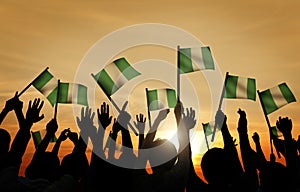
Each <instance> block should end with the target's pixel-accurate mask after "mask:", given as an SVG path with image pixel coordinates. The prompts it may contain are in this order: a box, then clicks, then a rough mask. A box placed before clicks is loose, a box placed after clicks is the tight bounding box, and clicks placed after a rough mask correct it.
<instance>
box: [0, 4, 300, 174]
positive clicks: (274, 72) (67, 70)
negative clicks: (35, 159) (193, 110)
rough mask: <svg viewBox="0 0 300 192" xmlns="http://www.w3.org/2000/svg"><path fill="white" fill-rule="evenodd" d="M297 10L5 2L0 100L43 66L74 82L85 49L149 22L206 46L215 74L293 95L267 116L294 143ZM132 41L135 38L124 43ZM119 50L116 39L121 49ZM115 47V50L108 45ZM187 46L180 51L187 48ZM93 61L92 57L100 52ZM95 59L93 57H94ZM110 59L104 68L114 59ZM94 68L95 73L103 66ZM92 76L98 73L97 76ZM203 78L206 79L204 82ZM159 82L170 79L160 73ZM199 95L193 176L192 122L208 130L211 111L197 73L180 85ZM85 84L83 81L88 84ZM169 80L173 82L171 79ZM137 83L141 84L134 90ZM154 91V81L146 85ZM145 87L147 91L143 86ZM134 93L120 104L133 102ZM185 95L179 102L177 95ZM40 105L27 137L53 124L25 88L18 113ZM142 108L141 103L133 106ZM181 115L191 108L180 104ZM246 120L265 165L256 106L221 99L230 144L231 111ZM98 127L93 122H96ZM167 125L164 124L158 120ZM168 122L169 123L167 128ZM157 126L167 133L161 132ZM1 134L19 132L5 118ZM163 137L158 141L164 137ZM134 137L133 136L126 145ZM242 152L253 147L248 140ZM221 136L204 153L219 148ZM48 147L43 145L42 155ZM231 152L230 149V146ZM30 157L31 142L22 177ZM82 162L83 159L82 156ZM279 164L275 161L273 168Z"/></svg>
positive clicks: (67, 120) (299, 130)
mask: <svg viewBox="0 0 300 192" xmlns="http://www.w3.org/2000/svg"><path fill="white" fill-rule="evenodd" d="M299 8H300V2H299V1H295V0H286V1H279V0H272V1H271V0H264V1H258V0H252V1H238V0H229V1H226V2H225V1H221V0H212V1H203V0H198V1H192V0H186V1H177V0H173V1H169V0H167V1H161V0H160V1H157V0H152V1H138V0H132V1H114V0H111V1H101V0H100V1H78V0H75V1H32V0H29V1H6V0H1V6H0V23H1V25H0V66H1V71H0V73H1V74H0V84H1V89H0V101H1V106H2V107H4V104H5V101H6V100H7V99H9V98H11V97H12V96H13V95H14V93H15V92H16V91H21V90H22V89H23V88H24V87H25V86H26V85H27V84H28V83H30V81H31V80H32V79H33V78H34V77H35V76H36V75H38V74H39V73H40V72H41V71H42V70H43V69H44V68H45V67H47V66H48V67H49V69H50V71H51V72H52V73H53V74H55V76H57V77H60V78H61V79H62V80H64V81H69V82H73V81H74V79H75V75H76V72H77V70H78V68H79V65H80V63H81V62H82V60H83V58H84V56H85V55H86V53H87V52H88V50H89V49H90V48H91V47H92V46H93V45H94V44H95V43H96V42H97V41H98V40H100V39H101V38H103V37H105V36H106V35H108V34H110V33H112V32H114V31H116V30H119V29H121V28H124V27H128V26H132V25H137V24H143V23H157V24H165V25H170V26H174V27H177V28H180V29H182V30H184V31H187V32H188V33H190V34H192V35H193V36H194V37H196V38H197V39H199V40H200V41H201V42H202V43H203V44H205V45H209V46H210V48H211V50H212V53H213V56H214V58H215V60H216V62H217V64H218V67H219V70H220V72H221V74H222V75H223V76H224V75H225V73H226V72H229V73H231V74H235V75H239V76H244V77H252V78H255V79H256V83H257V84H256V86H257V89H258V90H261V91H262V90H265V89H268V88H271V87H273V86H275V85H277V84H279V83H281V82H286V83H287V84H288V86H289V87H290V89H291V90H292V92H293V93H294V95H295V97H296V99H297V102H294V103H291V104H288V105H286V106H284V107H282V108H280V109H279V110H277V111H275V112H273V113H272V114H270V115H269V119H270V122H271V124H272V125H275V122H276V120H277V118H278V117H279V116H288V117H289V118H291V119H292V121H293V137H294V138H297V137H298V134H300V119H299V117H300V111H299V107H300V103H299V102H298V98H300V87H299V85H298V84H299V82H300V76H299V73H300V65H299V61H300V54H299V53H297V50H299V48H298V46H299V44H300V23H299V20H300V12H299ZM133 38H134V37H133ZM120 41H122V39H121V40H120ZM116 46H117V45H116ZM187 46H188V45H187ZM99 54H100V53H99ZM124 55H125V56H126V57H127V58H128V60H130V61H131V63H132V64H133V65H134V64H135V63H137V62H139V61H142V60H147V59H148V60H149V59H158V60H163V61H167V62H168V63H173V64H174V65H175V61H176V53H175V52H174V50H170V49H167V48H163V47H159V46H140V47H139V48H132V49H129V50H126V51H123V52H121V53H119V54H116V55H115V58H117V57H119V56H124ZM100 56H101V55H100ZM115 58H112V59H115ZM102 65H103V64H102ZM99 69H100V68H99ZM208 74H209V73H208ZM162 75H163V76H166V75H169V74H168V73H162ZM188 77H189V78H190V79H191V80H192V83H193V85H194V86H195V90H196V94H197V95H198V96H199V95H200V96H199V97H198V99H199V101H196V103H197V102H199V103H200V104H199V106H200V107H199V108H198V109H197V110H198V111H197V119H198V121H197V126H196V127H195V128H194V130H195V131H196V132H195V133H196V134H195V137H193V142H192V149H193V157H194V164H195V166H196V168H197V170H198V171H199V172H198V173H199V175H201V171H200V169H199V164H200V160H201V154H202V153H203V151H201V150H200V148H202V149H203V147H204V148H205V145H204V146H203V132H202V126H201V123H205V122H208V121H209V120H210V118H211V116H212V115H213V114H214V113H215V111H212V109H211V106H210V103H211V100H210V94H209V92H208V91H209V89H208V86H209V85H206V83H205V78H204V77H203V76H202V74H201V72H195V73H193V74H189V76H188ZM88 78H90V77H88ZM172 78H175V76H174V77H173V76H172ZM145 83H147V82H144V84H140V86H141V87H142V86H143V85H144V86H145ZM148 83H149V86H150V87H151V86H152V87H155V85H158V84H156V83H157V82H151V81H149V82H148ZM147 86H148V85H147ZM94 94H95V95H97V98H99V99H97V100H96V101H95V105H94V106H92V107H93V109H94V110H95V111H96V108H97V107H99V105H100V104H101V102H102V101H107V99H106V98H105V97H104V96H103V93H101V90H99V89H95V93H94ZM138 95H139V93H138V92H137V91H136V90H133V91H132V94H131V95H130V97H129V98H132V97H135V99H136V98H137V97H138ZM182 95H184V93H182ZM35 97H40V98H41V99H44V100H45V105H44V107H43V109H42V113H44V114H45V118H44V119H43V120H42V121H41V122H39V123H37V124H35V125H34V126H33V128H32V130H38V129H40V128H44V127H45V124H46V123H47V122H48V121H49V120H50V119H51V118H52V116H53V108H52V107H51V105H50V103H49V102H48V101H47V100H46V98H45V97H44V96H43V95H42V94H41V93H40V92H38V91H37V90H35V89H34V88H33V87H31V88H29V89H28V90H27V91H26V92H25V93H24V94H23V95H22V96H21V97H20V99H21V100H22V101H23V102H24V112H26V109H27V104H28V101H29V100H30V99H34V98H35ZM142 99H144V98H142ZM135 102H137V101H135V100H134V99H132V100H129V109H130V110H131V112H132V116H133V117H134V116H135V115H136V114H137V113H140V112H142V113H144V114H145V115H146V109H145V108H144V109H141V110H139V109H138V108H137V107H134V106H135V105H136V106H138V104H137V103H138V102H137V103H135ZM186 107H190V106H189V105H188V104H187V105H186ZM239 107H240V108H242V109H244V110H245V111H246V113H247V118H248V130H249V136H252V134H253V133H254V132H255V131H257V132H258V133H259V134H260V136H261V141H262V146H263V149H264V152H265V155H266V157H267V158H268V159H269V154H270V152H269V151H270V144H269V135H268V129H267V124H266V121H265V119H264V115H263V112H262V109H261V107H260V103H259V100H258V98H257V100H256V101H251V100H241V99H240V100H238V99H235V100H226V107H224V108H223V109H224V110H223V111H224V112H225V113H226V115H227V118H228V125H229V129H230V131H231V133H232V135H233V136H234V137H235V138H236V139H237V143H238V142H239V140H238V135H237V131H236V127H237V121H238V117H239V116H238V114H237V110H238V108H239ZM95 122H97V121H95ZM167 122H168V121H167ZM170 123H171V121H170ZM58 124H59V130H58V132H57V135H58V134H59V133H60V132H61V130H62V129H64V128H67V127H70V128H71V129H72V130H73V131H77V126H76V122H75V119H74V115H73V111H72V106H71V105H60V106H59V109H58ZM164 125H167V123H166V124H164ZM1 127H3V128H5V129H7V130H8V131H9V132H10V133H11V135H12V137H14V135H15V134H16V131H17V129H18V126H17V120H16V118H15V114H14V113H10V114H9V115H8V116H7V117H6V119H4V121H3V123H2V124H1ZM169 133H170V132H168V130H166V131H165V132H162V133H161V135H160V136H161V137H167V136H169ZM133 137H134V136H133ZM250 141H251V145H252V146H254V145H253V143H252V140H251V139H250ZM221 142H222V139H221V135H218V136H217V141H216V142H215V143H213V144H212V146H222V143H221ZM51 147H52V145H50V146H49V150H50V149H51ZM238 147H239V146H238ZM71 149H72V145H71V144H70V142H69V141H66V142H65V143H63V144H62V146H61V149H60V153H59V156H60V157H63V156H64V155H65V154H66V153H69V152H70V150H71ZM33 152H34V146H33V142H32V141H30V143H29V146H28V148H27V151H26V154H25V156H24V159H23V160H24V161H23V164H22V170H21V172H20V175H23V174H24V173H23V168H24V167H25V166H26V165H27V164H28V161H29V160H30V158H31V157H32V155H33ZM88 154H90V153H88ZM277 160H278V161H281V162H284V159H283V158H281V159H277Z"/></svg>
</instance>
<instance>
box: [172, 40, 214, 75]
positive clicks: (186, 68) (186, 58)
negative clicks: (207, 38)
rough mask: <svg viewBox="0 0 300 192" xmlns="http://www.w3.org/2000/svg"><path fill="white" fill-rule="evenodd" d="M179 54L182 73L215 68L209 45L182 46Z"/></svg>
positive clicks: (179, 65)
mask: <svg viewBox="0 0 300 192" xmlns="http://www.w3.org/2000/svg"><path fill="white" fill-rule="evenodd" d="M177 54H178V67H179V69H180V73H190V72H194V71H199V70H209V69H211V70H214V69H215V62H214V59H213V57H212V54H211V51H210V48H209V47H208V46H204V47H192V48H180V49H179V50H178V51H177Z"/></svg>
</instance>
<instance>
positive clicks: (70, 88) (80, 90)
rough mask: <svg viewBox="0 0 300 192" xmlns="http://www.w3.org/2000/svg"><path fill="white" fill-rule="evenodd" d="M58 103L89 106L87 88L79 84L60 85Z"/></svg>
mask: <svg viewBox="0 0 300 192" xmlns="http://www.w3.org/2000/svg"><path fill="white" fill-rule="evenodd" d="M56 92H57V90H56ZM57 102H58V103H73V104H79V105H84V106H88V99H87V87H86V86H85V85H82V84H78V83H60V84H59V96H58V101H57Z"/></svg>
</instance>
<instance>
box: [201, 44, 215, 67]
mask: <svg viewBox="0 0 300 192" xmlns="http://www.w3.org/2000/svg"><path fill="white" fill-rule="evenodd" d="M201 52H202V58H203V63H204V65H205V69H215V64H214V60H213V58H212V55H211V51H210V48H209V47H201Z"/></svg>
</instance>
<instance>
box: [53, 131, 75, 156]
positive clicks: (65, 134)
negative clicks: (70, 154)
mask: <svg viewBox="0 0 300 192" xmlns="http://www.w3.org/2000/svg"><path fill="white" fill-rule="evenodd" d="M69 133H70V128H66V129H64V130H63V131H62V132H61V133H60V135H59V137H58V138H57V140H56V142H55V145H54V147H53V149H52V151H51V152H52V153H53V154H55V155H58V151H59V148H60V145H61V143H62V142H63V141H65V140H66V139H67V138H68V134H69Z"/></svg>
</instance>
